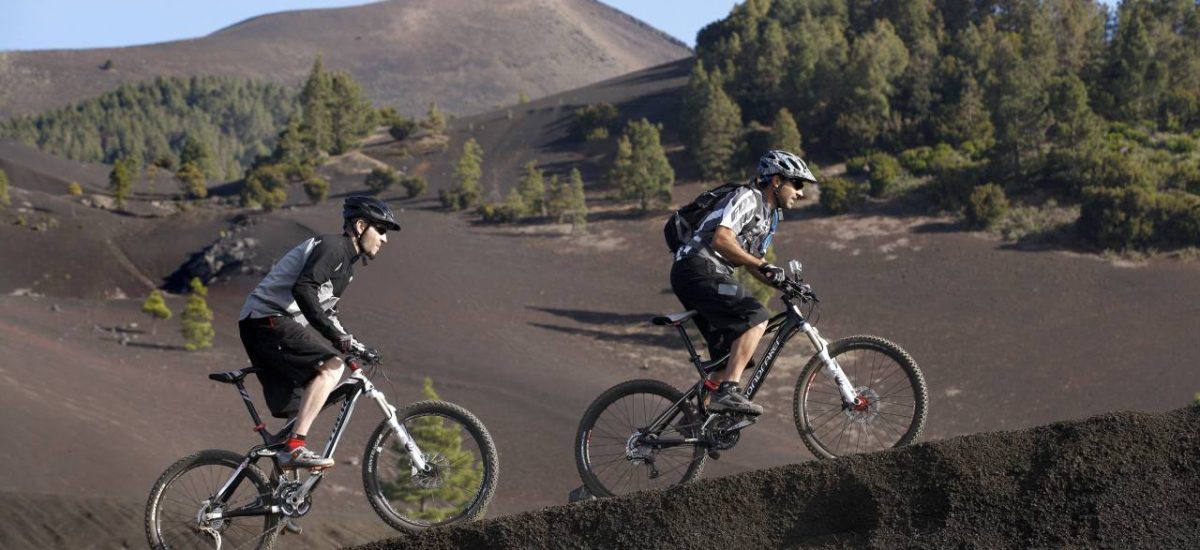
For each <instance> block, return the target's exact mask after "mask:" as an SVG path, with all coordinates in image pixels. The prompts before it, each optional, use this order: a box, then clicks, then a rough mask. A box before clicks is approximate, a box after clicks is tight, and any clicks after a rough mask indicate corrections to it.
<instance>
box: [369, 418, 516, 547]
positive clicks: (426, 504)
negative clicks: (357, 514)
mask: <svg viewBox="0 0 1200 550" xmlns="http://www.w3.org/2000/svg"><path fill="white" fill-rule="evenodd" d="M475 422H478V421H477V420H476V421H475ZM401 424H402V425H403V426H404V428H405V430H407V431H408V434H409V436H410V437H412V439H413V441H414V442H415V443H416V445H417V447H418V448H420V449H421V452H422V454H423V455H424V459H425V461H426V462H427V463H428V464H429V465H430V466H431V467H432V471H430V472H428V473H421V472H418V473H414V471H413V461H412V459H411V457H410V456H409V454H408V453H407V452H406V451H405V450H404V448H403V447H402V446H401V445H400V441H399V438H398V437H396V433H395V431H393V430H392V429H391V428H390V426H387V424H386V423H385V424H384V425H383V426H381V428H384V427H385V426H386V429H382V430H379V431H377V433H378V436H377V437H376V438H372V441H373V445H372V447H371V448H369V449H368V453H369V454H368V461H371V462H368V470H367V471H366V473H367V475H368V476H369V477H370V479H368V480H367V485H368V491H371V492H372V493H373V494H372V495H371V497H372V498H371V501H372V504H373V505H375V506H376V509H377V510H378V511H379V512H380V514H381V516H383V517H384V519H385V520H388V523H389V524H392V525H393V526H394V527H397V528H401V529H412V530H419V529H424V528H427V527H432V526H435V525H443V524H447V523H454V522H457V521H463V520H471V519H475V518H476V517H478V516H480V515H482V514H483V512H484V508H485V507H486V505H487V501H488V500H490V498H491V494H492V490H493V489H492V487H494V483H495V477H496V472H495V469H496V458H495V450H494V447H493V444H492V442H491V439H490V436H488V435H487V434H486V432H484V431H482V430H481V426H480V427H476V426H472V425H470V424H471V423H470V421H468V420H467V419H465V418H462V417H460V415H457V414H453V413H451V412H449V411H437V410H429V411H424V412H420V413H418V414H413V415H409V416H407V417H406V418H404V419H403V420H402V421H401ZM389 516H390V517H389Z"/></svg>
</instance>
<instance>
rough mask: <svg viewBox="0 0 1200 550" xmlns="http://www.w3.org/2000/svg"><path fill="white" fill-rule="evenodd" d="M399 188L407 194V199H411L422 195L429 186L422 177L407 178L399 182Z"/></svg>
mask: <svg viewBox="0 0 1200 550" xmlns="http://www.w3.org/2000/svg"><path fill="white" fill-rule="evenodd" d="M400 186H401V187H403V188H404V191H405V192H407V193H408V198H410V199H412V198H416V197H418V196H420V195H421V193H424V192H425V188H427V187H429V184H428V183H426V182H425V177H424V176H407V177H405V178H403V179H401V180H400Z"/></svg>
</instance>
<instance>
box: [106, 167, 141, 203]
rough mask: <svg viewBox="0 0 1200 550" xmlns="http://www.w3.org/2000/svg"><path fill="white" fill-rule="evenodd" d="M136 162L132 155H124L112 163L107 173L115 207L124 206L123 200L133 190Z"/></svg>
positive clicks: (136, 171) (136, 168)
mask: <svg viewBox="0 0 1200 550" xmlns="http://www.w3.org/2000/svg"><path fill="white" fill-rule="evenodd" d="M137 173H138V162H137V161H136V160H134V159H133V158H132V157H125V158H122V159H120V160H118V161H117V162H116V163H115V164H113V168H112V171H110V172H109V173H108V188H109V189H110V190H112V192H113V197H115V198H116V199H117V208H122V209H123V208H125V201H126V199H128V198H129V194H130V193H132V192H133V180H134V178H136V177H137Z"/></svg>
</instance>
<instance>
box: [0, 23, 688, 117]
mask: <svg viewBox="0 0 1200 550" xmlns="http://www.w3.org/2000/svg"><path fill="white" fill-rule="evenodd" d="M317 55H322V56H324V62H325V66H326V67H327V68H329V69H332V70H338V71H349V72H351V73H352V74H353V75H354V77H355V78H356V79H357V80H358V81H359V82H361V83H362V84H363V87H364V88H365V90H366V92H367V94H368V96H369V97H370V98H371V99H372V100H374V101H375V102H376V103H380V104H387V105H394V106H396V107H397V108H399V109H400V110H401V112H405V113H409V114H414V115H415V114H418V113H423V112H424V109H425V108H426V107H427V106H428V105H429V102H430V101H435V100H436V101H437V102H438V104H439V105H441V107H442V108H443V109H446V110H448V111H450V112H452V113H458V114H469V113H478V112H481V111H485V110H489V109H491V108H493V107H494V106H496V105H502V104H503V105H507V104H513V103H515V102H516V100H517V96H518V95H519V94H520V93H524V94H526V95H527V96H529V97H540V96H543V95H547V94H551V93H554V92H559V91H563V90H568V89H572V88H577V87H580V86H583V85H585V84H588V83H591V82H596V81H598V80H602V79H604V78H610V77H615V76H618V75H622V74H626V73H629V72H632V71H636V70H639V69H643V68H646V67H650V66H653V65H658V64H660V63H664V62H667V61H671V60H674V59H680V58H683V57H687V56H689V55H691V51H690V50H689V49H688V48H687V46H686V45H684V44H682V43H680V42H679V41H678V40H675V39H673V38H671V37H670V36H668V35H666V34H664V33H662V32H661V31H658V30H656V29H654V28H653V27H650V26H648V25H646V24H645V23H643V22H641V21H639V20H637V19H634V18H632V17H630V16H628V15H626V14H624V13H621V12H619V11H617V10H614V9H612V8H610V7H608V6H606V5H604V4H602V3H600V2H597V1H595V0H489V1H487V2H479V1H476V0H390V1H385V2H377V3H371V4H366V5H362V6H354V7H347V8H333V9H321V10H304V11H292V12H282V13H276V14H271V15H264V16H260V17H256V18H253V19H249V20H246V21H243V22H241V23H238V24H236V25H232V26H230V27H227V28H225V29H222V30H219V31H217V32H214V33H212V34H210V35H208V36H205V37H202V38H196V39H191V40H179V41H174V42H164V43H160V44H150V45H144V46H132V47H125V48H97V49H87V50H47V51H29V52H25V51H10V52H0V117H10V116H12V115H14V114H28V113H36V112H40V111H42V110H45V109H47V108H52V107H61V106H64V105H66V104H68V103H71V102H74V101H78V100H81V99H84V98H88V97H93V96H96V95H99V94H100V93H102V92H104V91H107V90H111V89H113V88H115V87H116V86H117V85H118V84H119V83H121V82H131V81H139V80H149V79H152V78H154V77H156V76H160V75H181V76H189V75H232V76H243V77H251V78H258V79H267V80H271V81H275V82H283V83H288V84H293V83H296V82H299V81H300V80H301V79H302V78H303V77H304V75H305V74H307V72H308V70H309V68H310V67H311V66H312V62H313V59H314V58H315V57H316V56H317ZM107 61H111V62H112V66H111V68H109V69H108V70H104V69H101V66H103V65H105V64H106V62H107Z"/></svg>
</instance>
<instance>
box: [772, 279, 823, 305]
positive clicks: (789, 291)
mask: <svg viewBox="0 0 1200 550" xmlns="http://www.w3.org/2000/svg"><path fill="white" fill-rule="evenodd" d="M779 290H781V291H783V295H784V299H785V300H786V299H798V300H800V301H801V302H803V303H806V304H807V303H808V302H820V301H821V299H820V298H817V294H816V293H815V292H813V289H812V286H811V285H809V284H808V283H805V282H803V281H802V280H800V279H784V281H783V284H781V285H780V286H779Z"/></svg>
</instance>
